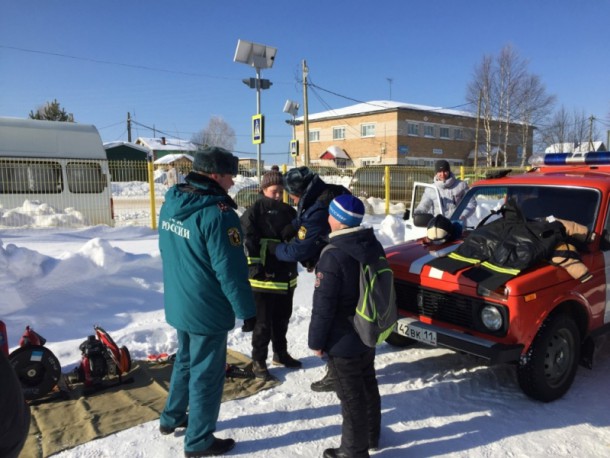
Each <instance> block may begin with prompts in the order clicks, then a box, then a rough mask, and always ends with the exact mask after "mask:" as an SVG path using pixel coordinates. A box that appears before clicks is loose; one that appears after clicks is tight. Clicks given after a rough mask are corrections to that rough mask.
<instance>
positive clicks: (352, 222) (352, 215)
mask: <svg viewBox="0 0 610 458" xmlns="http://www.w3.org/2000/svg"><path fill="white" fill-rule="evenodd" d="M328 213H329V214H330V215H331V216H332V217H333V218H335V219H336V220H337V221H339V222H340V223H341V224H344V225H346V226H348V227H356V226H360V223H361V222H362V218H364V204H363V203H362V201H361V200H360V199H358V198H357V197H354V196H352V195H351V194H342V195H340V196H337V197H335V198H334V199H333V201H332V202H331V203H330V206H329V207H328Z"/></svg>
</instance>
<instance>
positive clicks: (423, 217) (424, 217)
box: [413, 213, 434, 227]
mask: <svg viewBox="0 0 610 458" xmlns="http://www.w3.org/2000/svg"><path fill="white" fill-rule="evenodd" d="M432 218H434V215H433V214H432V213H417V214H416V215H413V225H414V226H415V227H428V223H429V222H430V220H431V219H432Z"/></svg>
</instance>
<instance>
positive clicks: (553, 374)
mask: <svg viewBox="0 0 610 458" xmlns="http://www.w3.org/2000/svg"><path fill="white" fill-rule="evenodd" d="M579 359H580V331H579V330H578V327H577V326H576V323H575V322H574V320H573V319H572V318H571V317H569V316H567V315H565V314H560V315H556V316H551V317H549V318H547V320H546V321H545V322H544V323H543V324H542V326H541V327H540V329H539V330H538V334H536V337H535V338H534V341H533V342H532V345H531V346H530V349H529V350H528V352H527V353H526V355H525V356H524V357H522V358H521V361H520V362H519V365H518V368H517V378H518V380H519V386H520V387H521V389H522V390H523V392H524V393H525V394H527V395H528V396H530V397H531V398H534V399H536V400H538V401H542V402H550V401H554V400H555V399H559V398H560V397H561V396H563V395H564V394H565V393H566V392H567V391H568V389H569V388H570V386H571V385H572V382H573V381H574V376H575V375H576V369H577V367H578V361H579Z"/></svg>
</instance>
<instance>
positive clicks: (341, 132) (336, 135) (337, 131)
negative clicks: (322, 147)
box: [333, 127, 345, 140]
mask: <svg viewBox="0 0 610 458" xmlns="http://www.w3.org/2000/svg"><path fill="white" fill-rule="evenodd" d="M333 140H345V127H333Z"/></svg>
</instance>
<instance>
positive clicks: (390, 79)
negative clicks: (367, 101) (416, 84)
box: [386, 78, 394, 100]
mask: <svg viewBox="0 0 610 458" xmlns="http://www.w3.org/2000/svg"><path fill="white" fill-rule="evenodd" d="M386 79H387V80H388V83H390V100H392V81H394V80H393V79H392V78H386Z"/></svg>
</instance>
